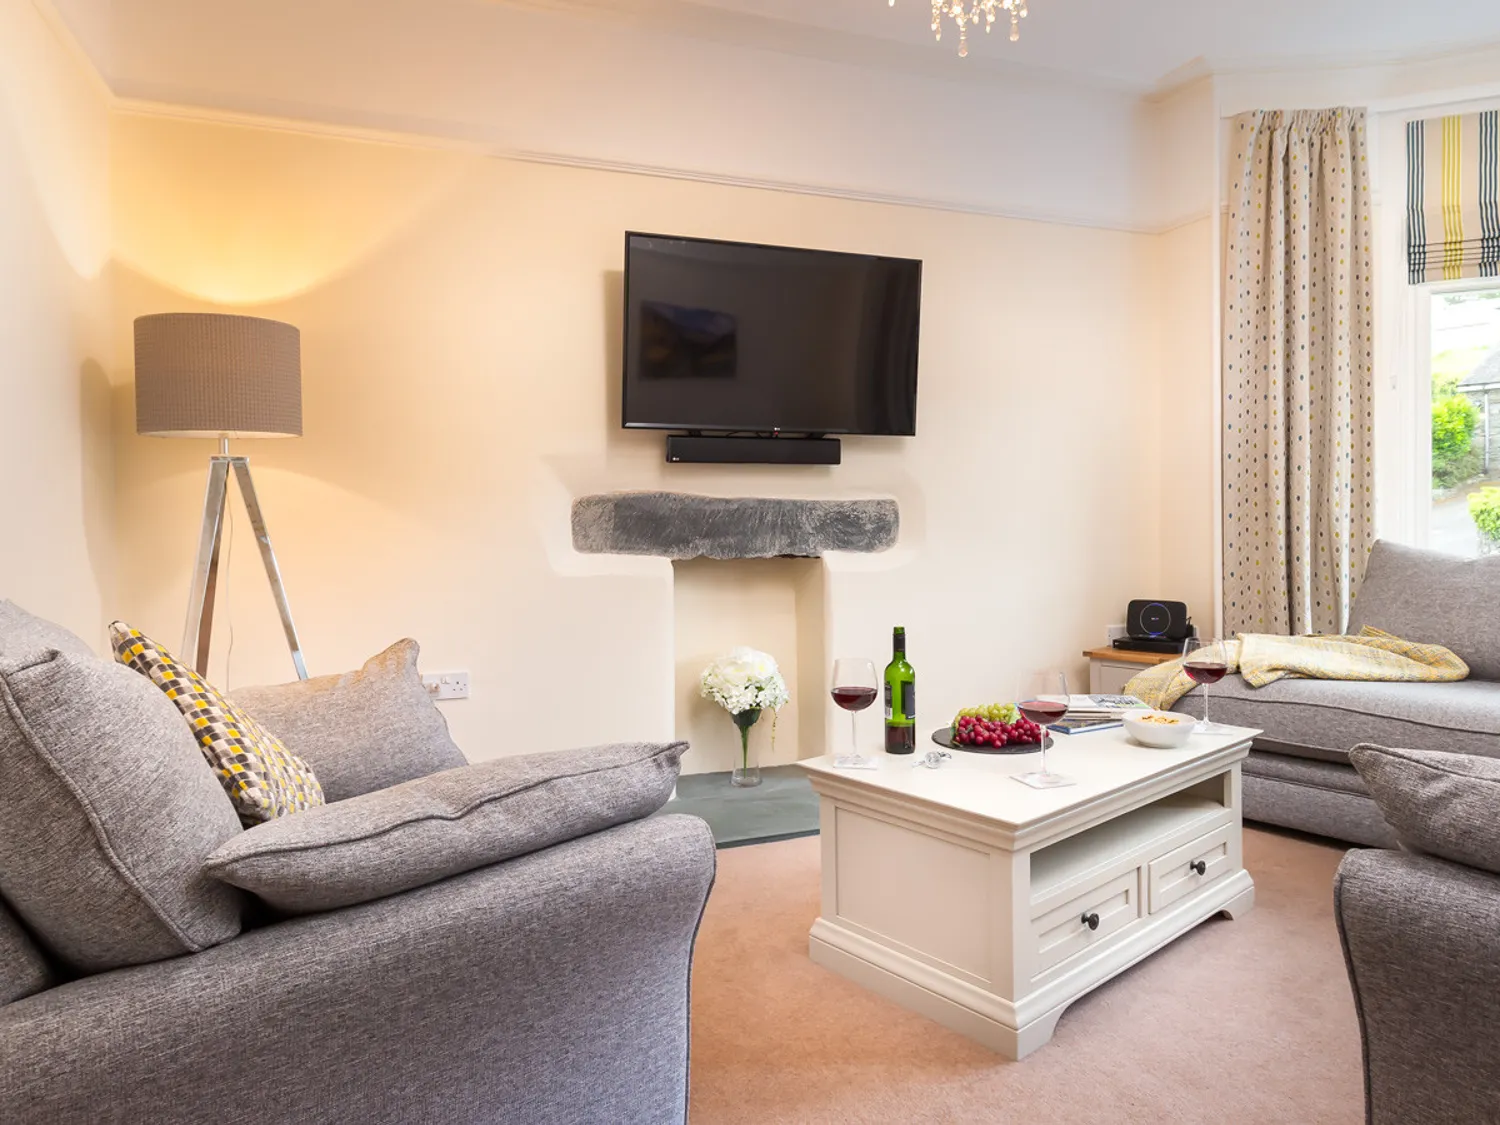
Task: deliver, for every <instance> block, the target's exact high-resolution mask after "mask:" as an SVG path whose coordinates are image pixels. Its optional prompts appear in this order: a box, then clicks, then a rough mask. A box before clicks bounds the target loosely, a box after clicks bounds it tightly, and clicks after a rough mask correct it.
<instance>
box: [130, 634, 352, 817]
mask: <svg viewBox="0 0 1500 1125" xmlns="http://www.w3.org/2000/svg"><path fill="white" fill-rule="evenodd" d="M109 640H110V644H111V646H112V647H113V648H114V651H115V659H116V660H118V661H119V662H120V663H121V664H125V665H128V666H129V667H131V668H133V669H135V670H136V671H137V672H139V673H140V674H141V675H143V676H146V677H148V678H149V679H150V680H151V682H152V683H154V684H155V685H156V686H157V687H159V688H161V689H162V691H164V692H166V693H167V698H168V699H170V700H171V701H172V702H173V703H175V704H176V705H177V709H178V710H179V711H181V712H182V713H183V715H184V716H185V717H186V718H187V721H188V725H189V726H191V727H192V730H193V735H194V736H195V737H196V738H197V739H198V745H199V747H200V748H201V749H202V751H203V756H204V757H205V758H207V759H208V764H209V765H210V766H212V767H213V771H214V773H215V774H216V775H217V776H218V778H219V783H220V784H221V785H223V786H224V790H225V792H227V793H228V794H229V799H230V800H231V801H232V802H233V803H234V808H235V811H236V812H237V813H239V814H240V820H241V821H242V822H244V823H245V824H247V825H249V824H260V823H262V822H264V821H268V820H275V819H276V818H277V817H282V816H286V815H287V814H288V813H294V812H300V811H301V810H303V809H310V808H313V807H314V806H316V805H321V804H322V803H323V787H322V786H321V785H319V784H318V779H317V777H316V776H315V775H314V774H313V771H312V767H311V766H309V765H308V764H307V763H306V762H304V761H303V760H302V759H301V758H299V757H297V756H296V755H295V754H293V753H291V752H290V751H288V750H287V748H286V747H285V746H283V745H282V744H281V743H280V742H279V741H277V739H276V738H275V737H274V736H273V735H271V734H269V733H267V732H266V731H265V730H264V729H262V727H261V725H260V724H259V723H257V722H256V721H255V720H254V719H252V718H251V717H250V716H249V715H247V714H245V712H244V711H242V710H240V708H238V707H236V706H235V705H234V704H233V703H232V702H230V700H229V699H227V698H226V697H225V696H223V695H221V694H219V692H218V690H217V689H215V688H214V686H213V685H212V684H210V683H208V681H206V680H204V679H203V678H202V677H201V676H199V675H198V674H197V673H196V672H194V671H193V670H192V669H191V668H188V667H187V666H186V665H184V664H182V663H180V662H179V661H178V660H177V659H176V658H175V657H174V656H173V655H172V654H171V653H170V652H168V651H167V650H166V649H164V648H162V647H161V646H160V645H159V644H157V643H156V642H155V641H153V640H152V639H151V638H150V637H148V636H146V635H145V634H143V633H141V632H140V631H139V630H138V629H132V628H131V627H130V626H129V625H126V624H125V623H124V622H123V621H116V622H115V623H114V624H113V625H111V626H110V627H109Z"/></svg>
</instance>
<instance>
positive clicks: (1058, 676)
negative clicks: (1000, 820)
mask: <svg viewBox="0 0 1500 1125" xmlns="http://www.w3.org/2000/svg"><path fill="white" fill-rule="evenodd" d="M1016 707H1017V708H1018V709H1019V710H1020V712H1021V714H1022V715H1023V716H1024V717H1025V718H1027V719H1029V720H1031V721H1032V722H1033V723H1035V724H1036V725H1037V726H1039V727H1041V729H1042V768H1041V769H1039V770H1036V771H1034V772H1032V773H1023V774H1017V775H1016V780H1017V781H1019V782H1021V783H1022V784H1024V785H1029V786H1031V787H1032V788H1033V789H1056V788H1058V787H1059V786H1062V785H1075V784H1077V783H1076V782H1075V781H1074V780H1073V779H1072V778H1071V777H1064V776H1063V775H1062V774H1058V773H1053V772H1051V771H1050V770H1049V769H1047V744H1048V742H1049V741H1050V738H1051V736H1050V735H1049V734H1048V733H1047V724H1049V723H1055V722H1057V720H1058V719H1060V718H1062V717H1063V716H1064V715H1066V714H1067V713H1068V675H1067V673H1066V672H1064V671H1063V670H1062V669H1060V668H1045V669H1042V670H1041V671H1038V672H1029V673H1027V674H1026V675H1025V676H1022V677H1021V684H1020V689H1019V690H1018V691H1017V692H1016Z"/></svg>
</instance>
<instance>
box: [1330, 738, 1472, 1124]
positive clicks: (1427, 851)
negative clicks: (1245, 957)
mask: <svg viewBox="0 0 1500 1125" xmlns="http://www.w3.org/2000/svg"><path fill="white" fill-rule="evenodd" d="M1352 758H1353V761H1354V763H1355V765H1356V767H1357V768H1358V769H1359V771H1360V774H1361V776H1362V777H1363V778H1364V779H1365V780H1366V781H1367V782H1368V784H1369V787H1370V791H1371V792H1372V794H1373V796H1374V799H1375V800H1376V801H1377V802H1378V803H1379V805H1380V808H1381V809H1382V811H1383V812H1384V814H1385V816H1386V819H1387V821H1388V822H1389V823H1390V825H1391V829H1392V831H1393V832H1394V833H1395V834H1396V836H1397V837H1398V839H1399V840H1400V843H1401V847H1402V850H1401V851H1385V850H1364V849H1356V850H1354V851H1351V852H1350V853H1349V854H1348V855H1346V856H1345V857H1344V860H1343V863H1342V864H1341V865H1340V867H1339V873H1338V876H1337V878H1336V879H1335V882H1334V911H1335V916H1336V917H1337V920H1338V927H1339V938H1340V940H1341V941H1342V942H1343V947H1344V957H1345V964H1346V966H1347V968H1348V971H1349V985H1350V988H1351V990H1352V992H1353V994H1354V1004H1355V1010H1356V1012H1357V1014H1358V1016H1359V1029H1360V1036H1361V1040H1362V1043H1363V1047H1364V1075H1365V1107H1366V1120H1367V1121H1368V1122H1369V1123H1370V1125H1469V1123H1470V1122H1473V1123H1474V1125H1479V1123H1481V1122H1494V1121H1500V1064H1497V1062H1496V1047H1497V1045H1500V1038H1497V1035H1496V1027H1497V1025H1500V821H1497V819H1496V816H1495V809H1496V808H1497V807H1500V762H1497V761H1495V760H1494V759H1492V758H1481V757H1474V756H1472V755H1465V754H1446V753H1441V752H1436V751H1427V750H1393V749H1388V748H1385V747H1378V746H1359V747H1355V748H1354V749H1353V752H1352Z"/></svg>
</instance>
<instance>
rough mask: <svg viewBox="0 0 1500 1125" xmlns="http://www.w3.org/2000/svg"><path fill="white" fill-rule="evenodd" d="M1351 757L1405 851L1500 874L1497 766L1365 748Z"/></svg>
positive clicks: (1451, 757)
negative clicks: (1411, 850)
mask: <svg viewBox="0 0 1500 1125" xmlns="http://www.w3.org/2000/svg"><path fill="white" fill-rule="evenodd" d="M1349 757H1350V759H1351V760H1352V761H1353V762H1354V768H1355V769H1357V770H1358V771H1359V775H1360V777H1362V778H1364V781H1365V784H1366V785H1368V786H1369V787H1370V795H1371V796H1372V797H1374V798H1375V803H1376V804H1377V805H1379V806H1380V812H1381V814H1382V815H1383V816H1384V817H1385V819H1386V821H1387V822H1388V823H1389V824H1390V826H1391V827H1392V828H1394V829H1395V830H1396V835H1397V836H1399V837H1400V838H1401V842H1402V843H1403V844H1404V845H1406V846H1407V847H1408V848H1411V849H1413V850H1415V851H1419V852H1427V853H1428V854H1429V855H1435V856H1439V857H1441V858H1443V859H1451V860H1452V861H1453V862H1455V863H1462V864H1465V865H1466V866H1468V867H1478V868H1480V869H1481V870H1484V871H1494V872H1500V817H1497V816H1496V815H1495V812H1496V810H1497V809H1500V762H1497V761H1495V760H1494V759H1491V758H1476V757H1473V756H1472V755H1469V754H1445V753H1442V752H1439V751H1436V750H1392V749H1388V748H1387V747H1384V746H1369V745H1364V746H1356V747H1355V748H1354V749H1353V750H1351V751H1350V752H1349Z"/></svg>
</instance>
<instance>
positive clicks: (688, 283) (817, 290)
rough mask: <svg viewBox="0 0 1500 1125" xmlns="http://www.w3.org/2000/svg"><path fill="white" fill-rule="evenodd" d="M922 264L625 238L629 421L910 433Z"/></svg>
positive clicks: (679, 426) (749, 429)
mask: <svg viewBox="0 0 1500 1125" xmlns="http://www.w3.org/2000/svg"><path fill="white" fill-rule="evenodd" d="M921 306H922V263H921V262H919V261H913V260H911V259H907V258H878V257H873V256H871V255H868V254H836V253H830V252H828V251H822V250H797V249H793V248H790V247H785V246H756V245H750V244H747V243H742V242H716V241H711V240H708V239H700V238H671V237H667V236H663V235H655V234H635V233H630V234H627V235H626V236H625V364H624V368H625V386H624V394H623V399H624V424H625V425H626V426H627V427H640V428H645V429H662V430H706V431H713V432H730V433H734V432H746V433H774V432H780V433H787V434H804V433H805V434H894V435H908V436H909V435H912V434H915V433H916V428H917V330H918V325H919V322H920V319H921Z"/></svg>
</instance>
